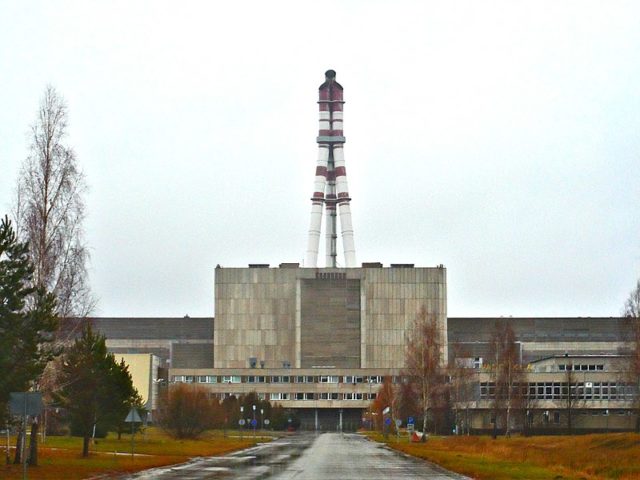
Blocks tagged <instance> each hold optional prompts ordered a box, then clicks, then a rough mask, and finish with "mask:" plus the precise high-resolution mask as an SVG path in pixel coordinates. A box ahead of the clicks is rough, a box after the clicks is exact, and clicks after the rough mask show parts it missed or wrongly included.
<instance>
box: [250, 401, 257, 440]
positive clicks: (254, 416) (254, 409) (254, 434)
mask: <svg viewBox="0 0 640 480" xmlns="http://www.w3.org/2000/svg"><path fill="white" fill-rule="evenodd" d="M251 424H252V425H253V439H254V440H255V439H256V406H255V405H253V422H251Z"/></svg>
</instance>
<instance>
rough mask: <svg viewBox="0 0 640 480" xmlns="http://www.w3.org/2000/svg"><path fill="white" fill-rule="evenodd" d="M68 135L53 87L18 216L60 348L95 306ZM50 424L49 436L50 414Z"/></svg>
mask: <svg viewBox="0 0 640 480" xmlns="http://www.w3.org/2000/svg"><path fill="white" fill-rule="evenodd" d="M66 136H67V105H66V103H65V101H64V99H63V98H62V97H61V96H59V95H58V93H57V92H56V90H55V89H54V88H53V87H51V86H47V88H46V89H45V92H44V95H43V97H42V99H41V101H40V106H39V109H38V116H37V118H36V121H35V123H34V124H33V125H32V126H31V130H30V144H29V155H28V156H27V158H26V159H25V161H24V163H23V164H22V168H21V170H20V175H19V177H18V182H17V188H16V203H15V210H14V217H15V223H16V230H17V232H18V236H19V238H20V241H22V242H28V244H29V250H30V256H31V259H32V261H33V266H34V273H33V281H34V284H35V286H36V287H37V288H39V289H42V290H43V291H47V292H51V294H52V295H53V296H54V298H55V301H56V311H55V314H56V316H57V317H58V318H59V319H61V320H62V323H61V326H64V329H62V328H61V329H59V330H58V331H57V332H56V343H57V344H58V345H59V346H61V345H63V344H64V343H65V342H66V341H67V340H69V338H70V337H71V336H72V335H73V334H74V332H75V331H77V329H78V328H77V327H78V326H79V325H80V320H81V319H82V318H84V317H86V316H87V315H88V314H89V313H90V312H91V310H92V309H93V307H94V304H95V302H94V300H93V297H92V295H91V291H90V288H89V283H88V275H87V267H86V264H87V261H88V258H89V253H88V248H87V245H86V243H85V240H84V235H83V233H84V232H83V229H82V223H83V220H84V217H85V206H84V201H83V198H82V196H83V194H84V193H85V191H86V188H87V186H86V182H85V178H84V174H83V173H82V172H81V171H80V169H79V168H78V164H77V161H76V156H75V154H74V152H73V150H72V149H71V148H70V147H69V146H68V145H67V144H66ZM62 332H64V334H61V333H62ZM57 370H58V369H57V368H56V364H55V361H54V362H50V363H49V364H48V365H47V368H46V369H45V372H44V373H43V375H41V377H40V378H39V379H37V380H36V381H35V384H34V387H35V388H36V389H38V390H43V391H44V393H45V395H46V396H49V393H50V392H52V391H54V390H55V386H54V385H55V382H56V379H55V377H56V372H57ZM45 412H46V411H45ZM45 414H46V413H45ZM44 423H45V427H44V433H46V416H45V420H44ZM31 430H32V435H31V441H32V444H31V447H30V451H32V452H33V451H37V447H36V441H37V435H35V434H34V432H35V433H37V431H38V418H34V419H33V423H32V426H31Z"/></svg>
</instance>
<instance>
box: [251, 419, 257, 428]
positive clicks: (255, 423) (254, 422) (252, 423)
mask: <svg viewBox="0 0 640 480" xmlns="http://www.w3.org/2000/svg"><path fill="white" fill-rule="evenodd" d="M257 424H258V421H257V420H256V419H255V418H254V419H253V420H251V426H252V427H255V426H256V425H257Z"/></svg>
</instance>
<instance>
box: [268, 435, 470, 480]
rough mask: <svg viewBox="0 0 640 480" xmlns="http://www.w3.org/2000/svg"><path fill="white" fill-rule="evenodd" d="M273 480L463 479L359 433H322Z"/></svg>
mask: <svg viewBox="0 0 640 480" xmlns="http://www.w3.org/2000/svg"><path fill="white" fill-rule="evenodd" d="M271 478H273V479H274V480H294V479H295V480H316V479H317V480H320V479H328V478H335V479H367V480H378V479H380V480H382V479H384V480H390V479H393V480H400V479H415V478H428V479H433V480H444V479H449V480H451V479H458V480H460V479H465V478H467V477H464V476H462V475H458V474H457V473H453V472H449V471H447V470H444V469H442V468H440V467H438V466H436V465H432V464H429V463H426V462H424V461H421V460H417V459H414V458H411V457H407V456H404V455H400V454H398V453H397V452H395V451H393V450H391V449H389V448H386V447H384V446H383V445H381V444H378V443H375V442H370V441H368V440H367V439H366V438H365V437H363V436H362V435H357V434H340V433H325V434H322V435H320V436H319V437H317V439H316V441H315V442H313V444H312V445H311V446H310V447H309V448H308V449H307V450H305V451H304V452H303V454H302V455H301V456H300V457H299V458H298V459H296V460H294V461H292V462H291V464H290V465H288V466H287V467H286V468H285V470H284V471H283V472H282V473H280V474H278V475H276V476H273V477H271Z"/></svg>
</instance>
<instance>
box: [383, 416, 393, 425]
mask: <svg viewBox="0 0 640 480" xmlns="http://www.w3.org/2000/svg"><path fill="white" fill-rule="evenodd" d="M384 424H385V425H391V419H390V418H389V417H387V418H385V419H384Z"/></svg>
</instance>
